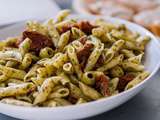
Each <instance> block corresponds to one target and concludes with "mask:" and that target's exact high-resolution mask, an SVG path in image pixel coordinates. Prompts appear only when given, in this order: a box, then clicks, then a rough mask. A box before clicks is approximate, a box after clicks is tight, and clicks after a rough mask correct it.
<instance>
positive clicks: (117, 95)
mask: <svg viewBox="0 0 160 120" xmlns="http://www.w3.org/2000/svg"><path fill="white" fill-rule="evenodd" d="M70 17H71V18H72V17H76V18H79V19H82V18H85V19H87V18H88V19H89V17H90V19H91V18H94V19H95V18H102V19H104V20H107V19H109V20H110V21H112V20H113V21H118V23H124V24H126V25H127V26H128V25H130V26H134V27H136V28H139V29H141V30H142V31H145V33H146V34H147V35H149V36H150V37H151V38H152V40H154V41H155V42H156V46H157V47H160V42H159V41H158V40H157V38H156V37H155V36H154V35H153V34H152V33H151V32H150V31H148V30H147V29H145V28H143V27H142V26H140V25H137V24H135V23H132V22H129V21H127V20H123V19H120V18H113V17H104V16H94V15H89V16H88V15H78V14H73V15H71V16H70ZM38 21H39V20H38ZM40 21H44V20H40ZM25 22H26V21H23V22H21V24H23V25H24V23H25ZM18 25H20V23H17V24H14V25H11V26H9V27H6V28H4V29H2V31H3V30H5V29H7V30H8V29H10V28H11V27H13V28H14V27H16V26H18ZM0 31H1V30H0ZM159 68H160V62H157V66H156V67H155V68H154V70H153V71H152V72H151V74H150V75H149V76H148V77H147V78H146V79H145V80H143V81H142V82H140V83H139V84H137V85H136V86H134V87H132V88H131V89H129V90H126V91H123V92H121V93H118V94H116V95H114V96H110V97H107V98H105V97H104V98H102V99H99V100H95V101H91V102H87V103H84V104H78V105H70V106H59V107H26V106H16V105H11V104H5V103H1V102H0V106H2V107H8V109H19V110H31V111H60V110H69V109H80V108H85V107H87V106H92V105H94V104H99V103H101V102H105V101H107V100H113V99H115V98H116V97H120V96H124V95H125V94H128V93H130V92H131V91H133V90H135V89H137V88H138V87H141V86H142V85H143V84H145V83H146V82H147V81H149V80H151V78H152V77H153V76H154V75H155V74H156V72H157V71H158V69H159Z"/></svg>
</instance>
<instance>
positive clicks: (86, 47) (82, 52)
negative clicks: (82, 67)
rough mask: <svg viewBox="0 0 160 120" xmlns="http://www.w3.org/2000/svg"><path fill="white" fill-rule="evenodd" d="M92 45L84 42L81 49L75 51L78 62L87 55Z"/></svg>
mask: <svg viewBox="0 0 160 120" xmlns="http://www.w3.org/2000/svg"><path fill="white" fill-rule="evenodd" d="M93 46H94V45H93V44H92V43H86V44H85V45H84V46H83V48H82V49H80V50H79V51H77V58H78V60H79V62H81V61H83V59H84V58H88V57H89V55H90V53H91V49H92V48H93Z"/></svg>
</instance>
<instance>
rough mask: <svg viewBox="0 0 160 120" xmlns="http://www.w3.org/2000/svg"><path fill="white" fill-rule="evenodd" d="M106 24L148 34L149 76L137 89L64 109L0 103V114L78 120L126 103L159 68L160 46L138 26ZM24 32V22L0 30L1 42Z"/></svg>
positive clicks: (89, 18) (147, 66)
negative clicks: (123, 26) (125, 26)
mask: <svg viewBox="0 0 160 120" xmlns="http://www.w3.org/2000/svg"><path fill="white" fill-rule="evenodd" d="M74 17H76V18H79V19H88V20H94V19H95V18H96V17H94V16H81V15H79V16H74ZM104 19H106V20H107V21H110V22H112V23H117V24H118V23H124V24H126V25H127V27H128V28H129V29H131V30H132V31H137V32H139V33H140V34H141V35H148V36H150V37H151V39H152V40H151V42H150V43H149V45H148V46H147V49H146V54H145V58H146V59H145V69H146V70H148V71H150V73H151V74H150V76H149V77H148V78H147V79H145V80H144V81H143V82H141V83H140V84H138V85H137V86H135V87H133V88H131V89H129V90H127V91H125V92H122V93H120V94H118V95H115V96H112V97H109V98H104V99H101V100H97V101H94V102H89V103H86V104H81V105H76V106H67V107H58V108H30V107H21V106H14V105H8V104H3V103H0V108H1V109H0V113H3V114H6V115H9V116H12V117H15V118H20V119H27V120H53V119H55V120H57V119H58V120H60V119H63V120H64V119H80V118H86V117H89V116H94V115H97V114H100V113H103V112H105V111H109V110H111V109H113V108H115V107H117V106H119V105H121V104H122V103H124V102H126V101H127V100H129V99H130V98H132V97H133V96H135V95H136V94H137V93H138V92H140V91H141V90H142V88H144V87H145V86H146V85H147V84H148V82H149V80H151V77H152V76H153V75H154V74H155V73H156V72H157V70H158V68H159V66H160V62H159V61H160V52H159V49H160V45H159V42H158V41H157V39H156V38H155V37H154V36H153V35H152V33H150V32H149V31H148V30H146V29H144V28H142V27H140V26H139V25H136V24H133V23H130V22H127V21H124V20H120V19H117V18H116V19H115V18H104ZM23 30H24V23H21V24H16V25H14V26H11V27H8V28H6V29H4V30H1V31H0V39H4V38H6V37H9V36H15V35H18V34H19V33H21V32H22V31H23Z"/></svg>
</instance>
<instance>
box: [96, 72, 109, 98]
mask: <svg viewBox="0 0 160 120" xmlns="http://www.w3.org/2000/svg"><path fill="white" fill-rule="evenodd" d="M95 88H96V89H97V90H98V91H100V93H101V94H102V95H104V96H110V91H109V78H108V76H106V75H104V74H101V75H99V76H97V77H96V84H95Z"/></svg>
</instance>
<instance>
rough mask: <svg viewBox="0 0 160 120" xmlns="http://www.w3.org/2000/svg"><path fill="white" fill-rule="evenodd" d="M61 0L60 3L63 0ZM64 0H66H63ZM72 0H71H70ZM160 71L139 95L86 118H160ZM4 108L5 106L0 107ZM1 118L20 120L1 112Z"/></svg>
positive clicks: (108, 119) (152, 119)
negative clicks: (107, 110)
mask: <svg viewBox="0 0 160 120" xmlns="http://www.w3.org/2000/svg"><path fill="white" fill-rule="evenodd" d="M56 1H59V2H58V3H59V4H60V1H61V0H56ZM63 1H64V0H63ZM67 1H69V0H67ZM70 1H71V0H70ZM60 7H61V8H71V2H67V4H60ZM159 78H160V71H158V72H157V74H156V75H155V76H154V77H153V78H152V80H151V82H150V84H149V85H148V86H147V87H145V88H144V89H143V90H142V91H141V92H140V93H139V94H138V95H136V96H135V97H134V98H132V99H131V100H129V101H128V102H126V103H125V104H123V105H121V106H120V107H117V108H115V109H113V110H111V111H109V112H106V113H103V114H101V115H98V116H94V117H90V118H87V119H85V120H160V80H159ZM0 109H3V108H0ZM0 120H18V119H15V118H11V117H8V116H5V115H2V114H0Z"/></svg>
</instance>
